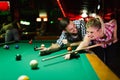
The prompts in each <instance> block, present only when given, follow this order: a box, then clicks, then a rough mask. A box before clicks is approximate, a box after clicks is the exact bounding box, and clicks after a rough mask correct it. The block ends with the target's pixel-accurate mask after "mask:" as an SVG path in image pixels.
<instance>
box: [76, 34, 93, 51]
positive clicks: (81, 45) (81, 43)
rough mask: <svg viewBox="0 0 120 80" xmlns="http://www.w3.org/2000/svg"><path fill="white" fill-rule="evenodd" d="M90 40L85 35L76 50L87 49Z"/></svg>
mask: <svg viewBox="0 0 120 80" xmlns="http://www.w3.org/2000/svg"><path fill="white" fill-rule="evenodd" d="M90 41H91V40H90V38H89V37H88V36H87V34H86V35H85V37H84V39H83V41H81V42H80V44H79V46H78V47H77V48H76V50H80V49H82V48H84V47H87V46H89V43H90Z"/></svg>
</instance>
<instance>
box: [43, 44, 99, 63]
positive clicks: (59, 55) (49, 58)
mask: <svg viewBox="0 0 120 80" xmlns="http://www.w3.org/2000/svg"><path fill="white" fill-rule="evenodd" d="M97 46H100V44H95V45H92V46H88V47H84V48H81V49H79V50H74V51H72V52H66V53H63V54H58V55H55V56H52V57H48V58H44V59H42V61H47V60H51V59H54V58H57V57H61V56H64V55H66V54H71V53H74V52H78V51H81V50H85V49H90V48H94V47H97Z"/></svg>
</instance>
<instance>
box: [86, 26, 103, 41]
mask: <svg viewBox="0 0 120 80" xmlns="http://www.w3.org/2000/svg"><path fill="white" fill-rule="evenodd" d="M86 31H87V35H88V37H89V38H90V39H91V40H95V39H98V38H100V37H101V33H102V30H101V29H98V28H95V27H89V28H87V29H86Z"/></svg>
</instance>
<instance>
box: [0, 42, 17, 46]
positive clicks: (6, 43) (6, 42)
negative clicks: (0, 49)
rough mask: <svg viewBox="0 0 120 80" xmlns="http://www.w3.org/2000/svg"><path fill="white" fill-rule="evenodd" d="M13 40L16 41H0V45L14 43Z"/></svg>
mask: <svg viewBox="0 0 120 80" xmlns="http://www.w3.org/2000/svg"><path fill="white" fill-rule="evenodd" d="M15 42H16V41H9V42H5V43H1V44H0V46H1V45H6V44H11V43H15Z"/></svg>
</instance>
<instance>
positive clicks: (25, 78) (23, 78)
mask: <svg viewBox="0 0 120 80" xmlns="http://www.w3.org/2000/svg"><path fill="white" fill-rule="evenodd" d="M17 80H30V78H29V77H28V76H27V75H21V76H19V77H18V79H17Z"/></svg>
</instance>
